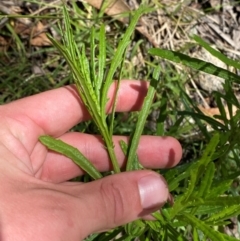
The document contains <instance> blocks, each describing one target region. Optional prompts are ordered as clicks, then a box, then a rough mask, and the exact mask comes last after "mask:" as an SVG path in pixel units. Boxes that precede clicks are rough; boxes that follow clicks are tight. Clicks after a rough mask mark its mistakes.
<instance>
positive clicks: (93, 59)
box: [90, 27, 99, 101]
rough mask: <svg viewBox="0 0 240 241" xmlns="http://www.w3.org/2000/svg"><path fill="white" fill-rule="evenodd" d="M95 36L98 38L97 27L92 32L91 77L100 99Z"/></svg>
mask: <svg viewBox="0 0 240 241" xmlns="http://www.w3.org/2000/svg"><path fill="white" fill-rule="evenodd" d="M95 38H96V33H95V28H94V27H92V28H91V34H90V61H91V62H90V78H91V80H92V83H93V84H94V90H95V93H96V96H97V99H98V101H99V94H98V92H97V85H98V83H97V78H96V77H97V76H96V75H95V73H96V65H95V49H96V44H95Z"/></svg>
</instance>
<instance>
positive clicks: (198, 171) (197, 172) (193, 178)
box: [182, 133, 219, 202]
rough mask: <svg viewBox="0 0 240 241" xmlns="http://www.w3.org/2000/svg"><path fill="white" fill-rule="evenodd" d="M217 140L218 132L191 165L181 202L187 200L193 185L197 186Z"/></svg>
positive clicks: (210, 159) (193, 188)
mask: <svg viewBox="0 0 240 241" xmlns="http://www.w3.org/2000/svg"><path fill="white" fill-rule="evenodd" d="M218 142H219V134H218V133H216V134H215V135H214V136H213V137H212V139H211V140H210V142H209V143H208V145H207V147H206V149H205V150H204V152H203V155H202V157H201V159H200V160H199V161H198V162H196V164H195V165H193V166H191V171H190V173H191V174H190V180H189V186H188V189H187V191H186V193H185V194H184V195H183V196H182V202H187V200H188V199H189V198H190V197H191V195H192V193H193V191H194V190H195V187H196V186H197V182H198V181H199V180H200V178H201V176H202V172H203V171H205V169H206V167H207V166H208V164H209V162H210V161H212V156H213V154H214V152H215V149H216V147H217V145H218Z"/></svg>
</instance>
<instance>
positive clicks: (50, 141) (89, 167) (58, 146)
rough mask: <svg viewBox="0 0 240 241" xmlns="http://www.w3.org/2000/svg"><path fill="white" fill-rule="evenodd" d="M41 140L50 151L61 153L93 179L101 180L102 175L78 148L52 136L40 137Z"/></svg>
mask: <svg viewBox="0 0 240 241" xmlns="http://www.w3.org/2000/svg"><path fill="white" fill-rule="evenodd" d="M39 140H40V142H41V143H42V144H44V145H45V146H46V147H47V148H48V149H50V150H52V151H56V152H59V153H61V154H62V155H64V156H66V157H68V158H70V159H71V160H72V161H73V162H75V163H76V164H77V165H78V166H79V167H80V168H81V169H83V170H84V171H85V172H86V173H87V174H89V175H90V176H91V177H92V178H94V179H99V178H101V177H102V174H101V173H100V172H99V171H98V170H97V169H96V168H95V167H94V166H93V164H92V163H91V162H90V161H89V160H88V159H87V158H86V157H85V156H84V155H83V154H82V153H81V152H80V151H79V150H78V149H77V148H75V147H73V146H70V145H69V144H67V143H65V142H63V141H61V140H56V139H54V138H53V137H51V136H40V137H39Z"/></svg>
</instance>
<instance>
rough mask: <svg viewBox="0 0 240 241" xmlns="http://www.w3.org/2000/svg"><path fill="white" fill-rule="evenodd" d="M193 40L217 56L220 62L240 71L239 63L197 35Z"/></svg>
mask: <svg viewBox="0 0 240 241" xmlns="http://www.w3.org/2000/svg"><path fill="white" fill-rule="evenodd" d="M193 39H194V40H195V41H196V42H197V43H198V44H200V45H201V46H202V47H203V48H205V49H206V50H207V51H208V52H209V53H210V54H211V55H213V56H215V57H216V58H218V59H219V60H221V61H222V62H223V63H225V64H227V65H229V66H233V67H234V68H236V69H240V63H239V62H237V61H234V60H232V59H229V58H228V57H226V56H225V55H224V54H222V53H220V52H218V51H217V50H216V49H214V48H212V47H211V46H210V45H209V44H208V43H207V42H205V41H204V40H203V39H202V38H200V37H199V36H197V35H194V36H193Z"/></svg>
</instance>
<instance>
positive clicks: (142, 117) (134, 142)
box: [126, 67, 160, 171]
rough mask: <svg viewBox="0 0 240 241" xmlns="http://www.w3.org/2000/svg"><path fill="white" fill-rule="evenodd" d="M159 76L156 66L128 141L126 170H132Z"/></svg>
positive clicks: (158, 69)
mask: <svg viewBox="0 0 240 241" xmlns="http://www.w3.org/2000/svg"><path fill="white" fill-rule="evenodd" d="M159 76H160V68H159V67H156V68H155V69H154V73H153V78H152V80H151V81H150V86H149V88H148V92H147V96H146V97H145V99H144V103H143V107H142V110H141V111H140V113H139V116H138V121H137V124H136V128H135V131H134V134H133V137H132V139H131V142H130V149H129V152H128V160H127V167H126V170H127V171H131V170H134V169H133V168H134V167H133V163H134V159H135V154H136V152H137V146H138V143H139V140H140V136H141V134H142V131H143V128H144V125H145V123H146V119H147V116H148V114H149V110H150V108H151V105H152V101H153V98H154V95H155V92H156V86H157V83H158V80H159Z"/></svg>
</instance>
